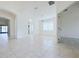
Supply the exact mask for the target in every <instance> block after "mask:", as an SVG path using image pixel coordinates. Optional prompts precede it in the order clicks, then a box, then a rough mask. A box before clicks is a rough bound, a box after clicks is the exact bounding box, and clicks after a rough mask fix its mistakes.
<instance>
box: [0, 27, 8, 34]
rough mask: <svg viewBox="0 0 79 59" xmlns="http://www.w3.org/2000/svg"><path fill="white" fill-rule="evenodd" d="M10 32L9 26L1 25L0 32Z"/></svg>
mask: <svg viewBox="0 0 79 59" xmlns="http://www.w3.org/2000/svg"><path fill="white" fill-rule="evenodd" d="M7 32H8V26H0V33H7Z"/></svg>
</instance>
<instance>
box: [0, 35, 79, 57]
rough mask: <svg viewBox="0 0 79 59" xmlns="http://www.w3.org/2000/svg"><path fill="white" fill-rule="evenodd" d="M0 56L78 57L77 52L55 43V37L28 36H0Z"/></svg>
mask: <svg viewBox="0 0 79 59" xmlns="http://www.w3.org/2000/svg"><path fill="white" fill-rule="evenodd" d="M0 36H1V35H0ZM4 36H5V35H4ZM0 57H4V58H5V57H6V58H9V57H11V58H20V57H21V58H25V57H30V58H70V57H79V53H78V52H77V51H76V50H74V49H72V48H69V47H68V46H67V45H64V44H63V43H57V41H56V38H55V37H47V36H42V37H36V38H35V37H34V38H30V37H29V38H25V39H17V40H16V39H12V40H7V39H6V38H4V39H2V38H1V37H0Z"/></svg>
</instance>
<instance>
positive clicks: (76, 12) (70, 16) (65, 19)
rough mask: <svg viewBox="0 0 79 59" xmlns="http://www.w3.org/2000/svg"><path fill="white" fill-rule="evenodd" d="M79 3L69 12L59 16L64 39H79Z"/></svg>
mask: <svg viewBox="0 0 79 59" xmlns="http://www.w3.org/2000/svg"><path fill="white" fill-rule="evenodd" d="M78 6H79V3H77V4H74V5H72V6H71V7H70V8H69V9H68V11H66V12H62V13H61V14H59V18H58V20H59V21H61V24H60V26H61V29H62V31H61V33H60V34H62V36H63V37H70V38H79V8H78Z"/></svg>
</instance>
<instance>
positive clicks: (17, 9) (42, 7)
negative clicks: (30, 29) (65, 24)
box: [0, 1, 56, 19]
mask: <svg viewBox="0 0 79 59" xmlns="http://www.w3.org/2000/svg"><path fill="white" fill-rule="evenodd" d="M0 9H3V10H7V11H10V12H13V13H14V14H16V15H17V14H19V13H23V12H24V13H26V15H27V16H28V17H31V18H35V17H38V18H42V19H45V18H50V17H54V16H55V14H56V8H55V5H52V6H49V5H48V1H16V2H15V1H4V2H3V1H0Z"/></svg>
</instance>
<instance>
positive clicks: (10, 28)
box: [0, 10, 16, 39]
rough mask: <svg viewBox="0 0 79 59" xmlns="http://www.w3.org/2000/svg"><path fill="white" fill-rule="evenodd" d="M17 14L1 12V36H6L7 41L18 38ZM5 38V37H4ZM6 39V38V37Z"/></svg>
mask: <svg viewBox="0 0 79 59" xmlns="http://www.w3.org/2000/svg"><path fill="white" fill-rule="evenodd" d="M15 16H16V15H15V14H14V13H12V12H9V11H7V10H0V22H1V23H3V24H0V26H1V34H3V33H4V34H6V35H7V36H6V37H7V39H15V38H16V32H15V31H16V30H15ZM3 36H4V35H3ZM4 38H5V36H4Z"/></svg>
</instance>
